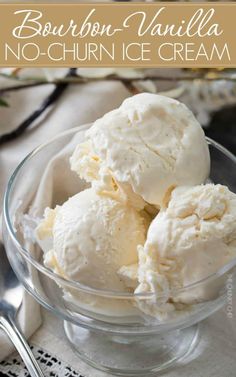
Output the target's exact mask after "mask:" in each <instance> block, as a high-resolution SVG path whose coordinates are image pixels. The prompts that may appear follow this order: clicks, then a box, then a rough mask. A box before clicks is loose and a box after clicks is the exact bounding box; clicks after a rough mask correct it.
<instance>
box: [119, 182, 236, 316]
mask: <svg viewBox="0 0 236 377" xmlns="http://www.w3.org/2000/svg"><path fill="white" fill-rule="evenodd" d="M234 258H236V195H235V194H234V193H232V192H231V191H229V189H228V188H227V187H226V186H222V185H213V184H206V185H199V186H195V187H187V186H186V187H178V188H176V189H174V190H173V191H172V193H171V195H170V198H169V202H168V203H167V207H166V208H162V210H161V211H160V212H159V214H158V215H157V216H156V218H155V219H154V220H153V221H152V223H151V225H150V227H149V230H148V234H147V240H146V242H145V245H144V247H142V246H140V247H139V265H138V271H137V278H138V281H139V285H138V287H137V289H136V293H138V292H139V293H140V292H154V293H155V295H156V297H157V298H158V296H161V295H163V294H164V295H166V298H167V299H166V305H168V307H167V308H166V309H168V310H173V305H174V304H171V303H168V296H169V294H170V291H171V290H173V289H175V288H176V289H179V288H183V287H186V286H188V285H189V284H192V283H195V282H198V281H200V280H202V279H204V278H207V277H209V276H210V275H211V274H214V273H216V272H217V271H218V270H219V269H220V268H221V267H223V266H225V265H226V264H227V263H228V262H230V261H231V260H232V259H234ZM126 274H127V272H126ZM215 289H217V282H216V281H214V284H213V285H212V284H206V283H205V284H202V285H200V286H198V287H197V288H195V289H188V290H186V291H184V292H183V293H181V294H180V293H179V294H174V296H173V295H172V296H171V297H172V302H178V303H184V304H192V303H195V302H201V301H204V300H208V299H211V298H212V296H213V295H214V294H215V291H214V290H215ZM169 297H170V296H169ZM140 308H141V309H142V310H143V311H144V312H146V313H148V314H151V315H154V316H158V315H160V307H158V304H155V302H153V301H152V302H151V301H150V302H149V303H148V302H145V303H142V302H141V303H140Z"/></svg>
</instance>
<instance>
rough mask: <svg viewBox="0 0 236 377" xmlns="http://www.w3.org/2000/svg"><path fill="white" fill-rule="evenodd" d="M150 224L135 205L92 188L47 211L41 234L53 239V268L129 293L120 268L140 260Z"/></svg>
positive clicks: (48, 254) (42, 237) (48, 256)
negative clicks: (114, 198)
mask: <svg viewBox="0 0 236 377" xmlns="http://www.w3.org/2000/svg"><path fill="white" fill-rule="evenodd" d="M147 226H148V223H147V219H146V218H144V217H143V216H142V215H141V214H140V213H138V212H137V211H136V210H135V209H133V208H132V207H131V206H129V205H126V204H124V203H123V202H121V201H117V200H113V199H111V198H109V197H105V196H99V195H97V194H96V192H95V191H94V190H93V189H87V190H84V191H82V192H80V193H79V194H77V195H75V196H73V197H72V198H70V199H69V200H68V201H66V202H65V203H64V204H63V205H62V206H57V207H56V208H55V210H51V209H47V210H46V212H45V218H44V219H43V220H42V222H41V223H40V225H39V226H38V228H37V237H38V239H39V240H45V239H47V240H48V239H50V240H51V244H52V249H51V250H49V249H48V248H47V250H45V251H46V254H45V263H46V265H47V266H49V267H50V268H52V269H53V270H54V271H56V272H58V273H59V274H61V275H63V276H66V277H69V278H71V279H73V280H75V281H79V282H80V283H82V284H84V285H87V286H89V287H93V288H96V289H109V290H120V291H124V290H125V289H126V288H125V285H124V284H123V282H122V281H121V279H120V277H119V275H118V270H119V269H120V268H121V267H122V266H124V265H130V264H133V263H135V262H137V260H138V255H137V245H139V244H141V245H143V244H144V242H145V238H146V230H147ZM40 242H41V241H40Z"/></svg>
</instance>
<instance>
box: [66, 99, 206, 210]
mask: <svg viewBox="0 0 236 377" xmlns="http://www.w3.org/2000/svg"><path fill="white" fill-rule="evenodd" d="M209 165H210V160H209V151H208V146H207V143H206V141H205V137H204V133H203V131H202V128H201V126H200V125H199V123H198V122H197V120H196V119H195V118H194V116H193V114H192V113H191V111H190V110H189V109H187V107H186V106H185V105H183V104H181V103H180V102H178V101H176V100H173V99H171V98H168V97H164V96H159V95H155V94H148V93H143V94H139V95H136V96H133V97H131V98H128V99H126V100H125V101H124V102H123V104H122V105H121V106H120V107H119V108H118V109H116V110H113V111H111V112H109V113H107V114H105V115H104V116H103V117H102V118H101V119H98V120H97V121H96V122H95V123H94V124H93V126H92V127H91V128H90V129H89V130H88V132H87V140H86V142H85V143H83V144H82V145H78V147H77V148H76V150H75V152H74V154H73V156H72V158H71V167H72V170H74V171H76V172H77V173H78V174H79V175H80V177H81V178H84V179H86V180H87V181H89V182H93V181H94V180H96V179H100V177H101V171H103V172H104V171H107V172H109V173H110V174H111V175H112V176H113V178H114V180H115V181H116V183H117V184H118V185H120V186H122V187H123V189H124V190H126V189H127V188H129V190H130V191H133V192H135V193H136V194H138V195H139V196H141V197H142V198H143V199H144V200H145V201H146V202H148V203H150V204H154V205H157V206H160V205H161V203H162V201H163V198H164V196H165V194H166V192H167V191H168V190H169V189H170V188H171V187H173V186H178V185H195V184H200V183H203V182H204V181H205V179H206V178H207V177H208V174H209ZM101 169H102V170H101Z"/></svg>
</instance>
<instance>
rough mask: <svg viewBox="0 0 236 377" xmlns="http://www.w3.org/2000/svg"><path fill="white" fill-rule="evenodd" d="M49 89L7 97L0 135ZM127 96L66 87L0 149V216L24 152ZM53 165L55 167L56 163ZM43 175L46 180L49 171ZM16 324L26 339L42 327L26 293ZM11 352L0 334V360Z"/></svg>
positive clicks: (0, 111)
mask: <svg viewBox="0 0 236 377" xmlns="http://www.w3.org/2000/svg"><path fill="white" fill-rule="evenodd" d="M7 84H12V82H9V81H8V83H7V82H6V80H5V79H1V80H0V88H1V87H3V86H6V85H7ZM51 90H52V87H50V88H49V87H37V88H34V89H26V90H23V91H19V92H17V93H14V94H12V95H11V96H10V97H9V98H8V102H9V103H10V108H0V133H3V132H6V131H7V130H9V129H13V128H14V127H15V126H17V125H18V124H19V122H20V121H22V120H23V119H24V118H25V117H26V116H27V115H29V114H30V113H31V112H32V111H33V110H34V109H36V108H37V107H38V106H39V104H40V102H41V101H42V100H43V99H44V98H45V97H46V96H47V94H48V93H49V92H50V91H51ZM128 95H129V93H128V92H127V90H126V89H125V88H124V87H123V86H122V84H120V83H106V82H103V83H91V84H86V85H79V86H77V85H74V86H73V85H72V86H71V87H69V88H67V90H66V92H65V93H64V94H63V95H62V97H61V98H60V100H59V101H58V102H57V103H56V104H55V105H54V106H53V107H52V109H51V110H50V111H48V112H47V114H46V116H43V117H42V118H41V119H40V120H39V121H37V122H35V124H34V125H33V127H32V128H31V129H30V130H28V131H27V132H26V133H25V134H24V135H22V136H21V137H20V138H18V139H17V140H15V141H12V142H10V143H7V144H5V145H4V146H1V147H0V213H1V208H2V199H3V193H4V190H5V187H6V184H7V181H8V179H9V177H10V175H11V173H12V172H13V170H14V169H15V168H16V166H17V165H18V163H19V162H20V161H21V160H22V159H23V158H24V157H25V156H26V154H27V153H29V152H30V151H31V150H32V149H34V148H35V147H36V146H38V145H39V144H40V143H43V142H45V141H47V140H49V139H50V138H53V137H54V136H56V135H57V134H59V133H60V132H62V131H64V130H66V129H69V128H72V127H75V126H80V125H83V124H86V123H91V122H93V121H94V120H95V119H97V118H98V117H101V116H102V115H103V114H104V113H105V112H107V111H109V110H111V109H113V108H115V107H117V106H119V105H120V103H121V102H122V101H123V99H124V98H125V97H127V96H128ZM65 153H68V151H65ZM58 158H59V159H60V158H61V157H60V156H59V157H58ZM58 161H59V160H58ZM53 164H54V165H55V161H54V163H53ZM53 164H51V165H50V167H49V169H53V168H55V166H54V167H53ZM56 165H57V163H56ZM60 171H61V170H60ZM45 174H47V176H48V177H49V176H50V172H49V170H48V171H47V173H45ZM58 177H59V175H58V174H57V173H56V174H55V175H53V179H54V180H55V179H58ZM61 177H62V176H61ZM29 179H33V176H32V177H31V176H30V175H29ZM64 182H65V180H64ZM47 184H48V182H47ZM42 187H43V186H41V193H40V192H39V194H38V198H37V203H36V204H37V205H38V206H39V208H42V206H44V205H45V204H46V205H48V204H50V200H49V199H50V198H49V197H47V200H46V199H45V196H43V195H42V192H43V189H42ZM68 189H69V188H68ZM42 198H44V200H42ZM0 239H1V236H0ZM18 321H19V324H20V327H21V329H22V331H23V332H24V334H25V336H26V337H27V338H28V337H30V336H31V335H32V334H33V333H34V332H35V331H36V329H37V328H38V327H39V326H40V324H41V315H40V307H39V304H38V303H37V302H36V301H35V300H34V299H33V298H32V297H31V296H29V295H28V294H27V293H25V294H24V300H23V305H22V307H21V309H20V311H19V314H18ZM12 351H13V346H12V345H11V343H10V342H9V340H8V339H7V337H6V336H5V335H4V334H3V333H2V332H0V360H2V359H4V358H5V357H6V356H7V355H8V354H10V353H11V352H12Z"/></svg>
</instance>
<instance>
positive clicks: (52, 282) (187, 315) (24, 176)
mask: <svg viewBox="0 0 236 377" xmlns="http://www.w3.org/2000/svg"><path fill="white" fill-rule="evenodd" d="M88 127H89V126H88V125H85V126H83V127H79V128H77V129H72V130H70V131H67V132H65V133H63V134H60V135H58V136H57V137H56V138H55V139H53V140H51V141H49V142H47V143H45V144H44V145H42V146H40V147H38V148H37V149H35V150H34V151H33V152H32V153H30V154H29V155H28V156H27V157H26V158H25V159H24V160H23V161H22V162H21V163H20V164H19V166H18V167H17V168H16V170H15V172H14V173H13V175H12V177H11V178H10V181H9V183H8V187H7V190H6V194H5V200H4V216H3V234H4V241H5V246H6V251H7V255H8V258H9V260H10V263H11V265H12V267H13V269H14V271H15V273H16V274H17V276H18V278H19V280H20V281H21V282H22V284H23V285H24V286H25V288H26V290H27V291H28V292H29V293H30V294H31V295H33V296H34V297H35V299H36V300H37V301H38V302H39V303H40V304H41V305H43V306H44V307H45V308H47V309H49V310H51V311H52V312H53V313H54V314H56V315H58V316H59V317H61V318H62V319H63V320H64V328H65V332H66V335H67V338H68V339H69V341H70V343H71V345H72V346H73V348H74V349H75V350H76V351H77V352H78V355H79V356H80V357H81V358H82V359H83V360H85V361H86V362H87V363H89V364H90V365H92V366H94V367H96V368H98V369H101V370H104V371H107V372H109V373H112V374H117V375H124V376H138V375H142V376H147V375H149V374H155V373H156V372H157V371H159V370H162V369H164V368H167V367H168V366H170V365H172V364H173V363H174V362H176V363H178V362H179V361H180V360H182V359H183V357H185V356H186V355H187V354H189V352H191V350H192V349H193V348H194V346H195V345H196V344H197V338H198V323H199V322H200V321H202V320H203V319H205V318H206V317H208V316H210V315H211V314H212V313H214V312H215V311H217V310H218V309H219V308H221V307H222V306H223V305H224V303H225V302H226V298H227V278H228V276H229V275H228V274H229V273H230V274H231V275H232V274H233V273H234V272H235V271H234V270H235V264H236V261H235V260H234V261H232V262H231V263H230V264H229V265H227V266H224V268H222V269H221V270H219V271H217V272H216V273H215V274H214V275H211V276H209V277H207V278H206V279H204V280H202V281H200V282H197V283H195V284H193V285H191V286H188V287H185V288H183V289H182V290H179V291H174V292H171V297H177V296H178V295H185V294H186V295H194V294H195V293H196V292H207V295H205V296H204V297H205V299H204V301H203V302H199V303H196V304H194V305H192V306H191V307H188V308H187V309H182V310H178V311H177V312H175V313H174V314H173V315H171V316H168V317H167V318H166V319H163V320H162V321H160V320H157V319H155V318H154V317H151V316H148V315H146V314H144V313H143V312H142V311H141V310H140V309H139V308H140V307H141V306H142V305H144V304H145V303H146V304H147V305H148V304H149V303H150V302H153V301H154V300H156V302H157V303H159V302H160V303H162V301H163V300H164V299H165V297H154V295H153V294H152V293H148V294H139V295H135V294H133V293H127V292H117V291H110V290H109V287H108V289H107V290H99V289H94V288H90V287H87V286H83V285H81V284H79V283H78V282H76V281H72V280H67V279H64V278H62V277H61V276H59V275H57V274H55V273H54V272H52V271H51V270H50V269H48V268H46V267H45V266H44V264H43V251H42V250H41V249H40V248H39V247H36V246H35V245H30V244H29V241H27V243H26V242H25V240H24V238H23V237H22V216H23V213H25V212H27V208H29V206H30V204H31V202H32V201H33V199H34V197H35V195H36V193H37V189H38V187H39V184H40V181H41V179H42V176H43V174H44V172H45V171H46V168H47V166H48V163H49V161H50V160H51V159H53V157H54V156H55V155H56V154H57V153H58V152H60V151H61V149H62V148H63V147H64V146H65V145H66V144H67V143H69V142H70V141H71V140H72V139H73V137H74V136H75V135H76V134H77V133H78V132H79V133H81V135H82V137H83V134H84V131H85V130H86V129H87V128H88ZM208 144H209V149H210V155H211V172H210V180H211V181H212V182H214V183H221V184H223V185H227V186H228V187H229V189H230V190H231V191H233V192H236V175H235V169H236V158H235V157H234V156H233V155H232V154H231V153H230V152H229V151H227V150H226V149H225V148H223V147H222V146H221V145H219V144H217V143H216V142H214V141H212V140H210V139H208ZM65 196H66V195H65ZM66 199H67V197H64V200H66ZM54 204H55V203H54ZM59 204H61V203H59ZM42 213H43V208H42ZM65 292H67V294H65ZM69 295H72V296H73V297H74V299H73V300H69V299H68V297H69Z"/></svg>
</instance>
